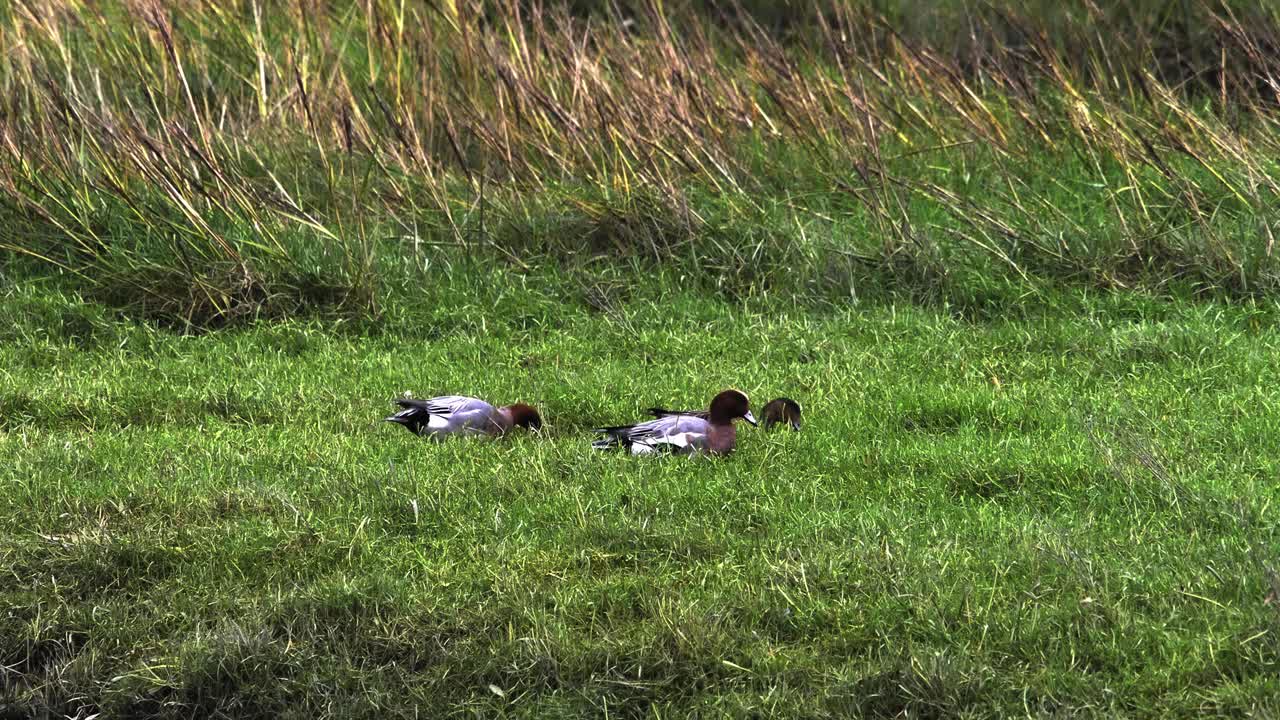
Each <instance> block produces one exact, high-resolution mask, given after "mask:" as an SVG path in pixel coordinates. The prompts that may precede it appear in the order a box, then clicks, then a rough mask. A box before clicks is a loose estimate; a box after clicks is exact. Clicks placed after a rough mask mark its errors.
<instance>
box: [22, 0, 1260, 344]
mask: <svg viewBox="0 0 1280 720" xmlns="http://www.w3.org/2000/svg"><path fill="white" fill-rule="evenodd" d="M573 7H574V8H575V12H572V13H571V12H569V11H568V10H566V9H565V8H564V7H563V6H560V5H555V6H551V7H545V8H544V7H543V6H541V5H539V4H538V3H532V4H530V3H523V4H522V3H515V2H510V3H502V2H496V3H462V4H446V5H445V6H439V7H437V6H435V5H419V4H403V3H391V2H373V3H363V4H343V3H339V4H336V5H332V6H326V7H324V8H316V7H312V6H311V5H309V4H306V3H302V4H298V5H293V6H280V5H272V6H271V7H269V8H268V7H263V6H260V5H258V4H255V3H232V4H230V5H227V6H225V7H224V8H223V9H218V10H215V9H211V8H207V7H203V6H200V5H197V4H186V5H178V6H174V7H172V8H164V9H162V8H160V7H159V6H155V5H151V4H147V3H126V2H121V3H115V2H112V3H104V4H101V5H95V6H93V7H92V8H89V7H82V6H80V5H78V4H75V3H65V2H43V3H22V4H18V5H15V6H13V7H10V8H8V9H7V10H2V11H0V13H3V15H0V33H2V34H3V35H2V39H3V41H4V43H5V46H6V47H9V48H12V50H11V51H10V52H8V53H6V54H5V55H4V57H3V58H2V59H0V88H3V90H4V93H3V99H2V100H0V102H2V103H3V106H2V107H0V113H2V114H3V116H4V117H7V118H11V119H12V120H11V121H10V122H6V123H5V124H4V126H3V128H2V130H0V133H2V134H0V186H2V187H3V188H4V190H5V193H4V195H3V204H0V221H3V225H4V226H5V227H6V228H7V232H6V236H5V238H4V239H3V245H4V247H5V248H7V249H8V250H10V251H13V252H15V253H17V254H20V255H22V256H23V257H27V258H34V259H35V260H36V261H37V262H38V263H40V264H42V265H43V266H44V267H46V268H57V269H59V270H60V271H61V272H63V273H64V274H66V275H69V276H70V277H71V278H72V279H73V281H74V282H75V283H76V284H77V286H78V287H79V288H80V289H82V290H84V291H86V292H89V293H90V294H91V295H93V296H94V297H95V298H97V299H99V300H101V301H103V302H105V303H107V304H109V305H112V306H114V307H117V308H120V309H122V310H124V311H125V312H127V313H129V314H131V315H134V316H139V317H146V318H151V319H155V320H160V321H162V322H165V323H168V324H170V325H176V326H180V327H184V328H187V329H200V328H204V327H216V326H222V325H226V324H228V323H231V324H235V323H242V322H245V321H247V320H252V319H253V318H259V317H275V318H279V317H292V316H297V315H299V314H305V313H307V312H309V311H313V310H316V309H319V310H321V311H333V312H335V313H338V314H341V315H345V316H347V317H371V316H376V315H377V314H378V312H379V298H380V297H383V296H384V295H385V294H386V292H387V287H386V286H387V284H388V283H390V284H391V285H393V286H394V285H395V284H396V282H398V281H400V280H401V279H402V278H403V273H401V272H399V270H400V267H401V266H402V265H404V264H405V263H406V262H408V263H409V264H414V263H420V262H421V260H422V250H423V248H424V247H425V248H441V247H448V248H453V249H455V250H457V251H458V252H460V253H475V252H480V251H484V252H491V253H497V254H499V255H501V256H503V258H504V259H505V260H506V261H507V262H510V263H512V264H513V265H514V266H517V267H518V266H522V265H523V266H527V265H531V264H534V265H536V264H540V263H543V262H551V263H555V264H558V265H564V264H566V263H580V262H593V261H598V260H600V259H605V260H608V261H616V260H618V259H623V260H624V261H625V260H628V259H629V260H632V261H635V262H646V263H651V264H656V265H662V266H667V267H672V268H677V269H679V270H681V271H683V272H686V273H687V274H691V275H694V276H697V277H699V278H700V279H702V278H705V279H706V281H707V282H708V284H710V285H711V286H714V287H728V288H729V289H730V290H731V291H732V292H733V293H734V294H737V295H742V294H760V293H763V292H767V291H769V290H774V291H783V292H786V293H788V294H790V295H793V296H797V297H801V296H803V297H807V298H818V299H825V300H831V299H841V298H847V297H848V296H849V295H850V294H853V293H854V292H856V291H858V290H859V289H860V290H861V291H862V292H864V293H866V292H868V291H869V290H868V288H870V289H871V290H870V291H874V290H875V289H878V288H884V287H886V286H893V287H895V288H900V289H903V290H905V291H909V292H910V293H911V294H912V295H914V296H917V297H931V298H938V297H943V298H946V297H958V298H964V297H967V296H973V295H975V294H982V293H985V292H988V287H989V286H990V285H991V284H993V283H995V284H1001V283H1003V284H1008V283H1015V284H1023V285H1029V286H1039V285H1042V284H1046V283H1048V284H1052V285H1060V284H1070V285H1077V286H1084V287H1091V288H1098V289H1128V288H1134V287H1142V288H1146V289H1154V290H1155V291H1157V292H1166V293H1167V292H1184V291H1185V292H1195V293H1204V294H1211V295H1218V296H1223V295H1225V296H1233V297H1246V296H1258V295H1266V294H1270V293H1272V292H1273V291H1274V288H1275V286H1276V278H1277V277H1278V275H1277V272H1276V266H1275V260H1274V257H1273V255H1274V254H1273V252H1272V249H1273V246H1274V233H1275V224H1276V218H1275V212H1274V206H1275V200H1276V189H1277V188H1278V187H1280V185H1278V184H1277V172H1278V171H1277V166H1276V164H1275V161H1274V158H1275V157H1277V156H1280V152H1278V151H1280V147H1277V141H1276V138H1277V137H1280V133H1277V132H1276V121H1277V117H1278V116H1277V113H1276V112H1275V107H1276V97H1277V91H1276V87H1277V86H1276V84H1275V81H1274V78H1276V77H1280V61H1277V60H1276V58H1277V57H1280V55H1277V54H1276V53H1274V52H1272V51H1271V48H1273V47H1276V46H1277V44H1278V43H1280V21H1278V20H1277V17H1276V16H1275V14H1274V12H1273V11H1271V10H1267V9H1257V8H1251V7H1249V6H1248V5H1240V6H1236V5H1232V4H1221V5H1218V4H1214V5H1210V4H1205V3H1183V4H1181V5H1179V7H1177V8H1173V7H1172V6H1170V4H1168V3H1148V4H1144V3H1132V4H1126V5H1125V6H1124V7H1123V8H1118V9H1110V10H1104V9H1099V8H1092V9H1090V8H1089V7H1084V8H1077V9H1074V10H1063V9H1058V10H1053V11H1051V10H1050V9H1048V8H1046V7H1044V6H1043V5H1038V4H1036V3H1008V4H1003V5H1000V4H997V5H992V6H984V7H983V8H978V9H973V10H972V11H971V12H968V13H965V12H960V8H959V7H952V6H944V7H943V8H941V9H938V10H936V11H935V12H932V13H922V12H920V11H919V8H915V6H914V5H913V4H911V3H887V4H881V5H865V4H846V3H834V4H832V5H830V6H829V7H827V9H826V10H825V11H824V12H818V11H816V10H813V11H812V12H811V13H810V14H809V15H808V16H806V17H807V20H805V22H804V23H802V24H800V25H796V24H795V23H793V24H792V25H789V26H786V27H783V26H780V25H779V22H778V21H777V18H772V19H771V16H769V14H768V13H767V12H764V10H762V9H761V8H755V9H756V10H757V11H759V12H758V13H757V15H754V16H753V15H751V14H744V13H742V12H737V11H726V12H724V13H720V14H717V13H716V12H711V11H704V12H699V11H698V10H697V8H698V7H700V6H698V5H691V6H673V7H670V8H666V7H662V6H658V5H648V4H644V3H638V4H626V5H623V6H620V7H619V8H618V9H617V10H616V11H607V10H605V9H601V7H607V6H605V5H604V4H601V6H600V7H595V8H594V9H593V6H592V4H590V3H583V4H578V5H575V6H573ZM751 7H754V6H751ZM824 7H825V6H824ZM708 13H710V14H708ZM926 18H928V20H927V21H926ZM757 20H759V21H760V22H756V21H757ZM782 25H786V23H783V24H782ZM957 37H964V38H967V39H965V40H964V41H957V40H956V38H957Z"/></svg>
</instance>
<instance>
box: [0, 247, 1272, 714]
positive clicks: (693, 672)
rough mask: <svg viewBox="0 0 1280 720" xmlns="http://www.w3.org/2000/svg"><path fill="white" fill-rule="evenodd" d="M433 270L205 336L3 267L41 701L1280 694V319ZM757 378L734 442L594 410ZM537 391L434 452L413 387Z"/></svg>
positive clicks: (9, 494) (926, 705) (497, 708)
mask: <svg viewBox="0 0 1280 720" xmlns="http://www.w3.org/2000/svg"><path fill="white" fill-rule="evenodd" d="M458 277H460V278H464V280H462V281H459V282H450V281H449V280H448V279H447V278H446V279H443V280H442V279H441V278H439V277H436V278H435V282H434V283H432V284H429V285H425V289H424V293H423V295H422V297H421V300H422V306H423V307H425V308H427V309H429V312H424V313H423V314H420V315H414V316H412V318H411V319H406V321H405V322H404V323H403V324H402V325H400V326H398V327H395V328H387V329H386V330H385V331H383V332H379V333H374V334H364V333H348V332H346V331H344V330H343V328H342V327H341V326H326V325H323V324H319V323H314V322H285V323H278V324H269V325H264V326H257V327H254V328H251V329H247V330H240V331H232V332H222V333H214V334H211V335H205V336H202V337H198V338H191V337H181V336H175V335H173V334H171V333H167V332H164V331H159V330H156V329H152V328H149V327H147V326H144V325H137V324H132V323H125V322H119V321H114V320H110V319H107V318H104V316H103V314H102V313H100V312H97V311H93V310H86V309H85V308H84V307H83V306H80V305H79V304H77V303H74V302H72V301H70V300H67V299H64V298H61V297H58V296H56V295H51V294H48V293H46V292H44V291H42V290H15V289H12V288H11V289H10V290H8V291H7V295H6V297H5V300H4V310H5V313H6V315H7V316H8V317H18V316H25V317H28V318H32V319H31V320H30V321H28V322H27V323H25V324H20V326H19V328H18V330H17V331H16V333H14V334H12V335H10V336H8V337H6V338H5V342H4V344H3V350H0V363H2V365H3V367H4V368H6V369H5V370H4V371H3V373H2V374H0V403H3V416H4V418H5V432H4V434H3V436H0V467H3V470H0V481H2V482H3V485H4V487H5V492H4V493H3V495H2V498H3V499H2V500H0V517H3V522H2V523H0V527H2V528H4V530H3V535H4V538H3V543H0V548H3V549H0V562H2V564H3V566H4V567H5V569H6V572H5V576H6V577H8V578H9V580H8V581H7V582H6V583H4V588H5V589H4V590H3V591H2V593H0V594H2V596H3V602H4V606H5V612H4V615H3V623H4V624H3V632H0V638H3V641H2V642H3V645H2V646H0V653H3V657H4V658H5V663H6V665H8V666H9V670H8V675H7V678H6V680H7V684H6V687H7V691H8V693H9V694H10V701H11V702H13V703H15V705H14V708H15V709H14V710H13V711H12V712H11V714H12V715H13V716H15V717H16V716H21V715H23V714H25V713H26V712H27V711H28V710H32V709H36V708H48V709H56V710H57V711H59V712H63V713H67V714H70V715H74V714H75V712H76V708H77V707H79V706H81V705H87V706H92V707H98V708H101V709H102V710H103V711H105V712H106V713H107V714H108V715H109V716H113V717H123V716H135V715H151V714H156V715H174V716H177V715H188V714H191V713H194V714H198V715H204V714H209V713H214V712H221V713H224V714H226V715H230V716H262V717H266V716H273V715H276V714H284V715H290V716H293V715H296V716H314V715H317V714H320V715H332V716H343V717H351V716H376V715H380V714H381V713H384V712H385V713H388V714H391V715H412V714H414V713H415V712H417V711H421V712H422V713H424V714H436V713H441V714H450V713H462V714H466V713H469V712H472V711H474V712H478V713H480V714H483V715H489V714H501V713H508V714H511V715H515V716H526V717H545V716H548V715H578V714H591V715H603V714H605V713H606V711H607V713H608V714H609V715H610V716H635V715H650V716H655V717H656V716H660V717H678V716H683V715H687V714H689V713H693V712H702V713H704V714H708V715H720V714H722V713H723V714H730V715H752V714H756V715H763V716H778V715H799V716H815V715H816V716H848V715H864V716H881V717H883V716H896V715H899V714H905V715H909V716H927V717H940V716H946V717H950V716H990V715H1024V714H1030V715H1054V714H1083V715H1097V716H1116V715H1134V716H1155V715H1161V716H1170V715H1190V714H1196V713H1209V714H1220V715H1224V716H1241V715H1248V714H1251V713H1253V714H1262V715H1264V716H1265V714H1266V713H1274V712H1276V711H1278V710H1280V706H1277V698H1280V680H1278V679H1277V675H1276V672H1275V671H1276V662H1277V654H1278V652H1280V645H1278V643H1280V607H1277V605H1276V604H1275V598H1276V591H1277V590H1278V589H1280V578H1277V576H1276V574H1275V560H1276V556H1275V551H1276V548H1277V540H1278V538H1277V527H1276V523H1275V520H1274V513H1275V505H1276V500H1277V499H1280V498H1278V494H1280V493H1278V491H1277V487H1276V484H1275V477H1276V473H1277V470H1278V469H1280V468H1278V467H1277V466H1278V463H1277V457H1280V453H1278V452H1277V445H1276V443H1277V438H1280V427H1277V426H1278V425H1280V415H1277V404H1278V403H1280V389H1277V388H1276V387H1275V385H1274V384H1273V383H1272V382H1270V381H1268V378H1274V377H1275V373H1276V357H1277V355H1276V342H1277V339H1278V338H1280V335H1277V332H1276V330H1275V329H1274V328H1275V316H1274V312H1275V311H1274V309H1272V310H1268V311H1266V312H1263V311H1260V310H1258V309H1257V308H1253V309H1252V310H1250V309H1246V308H1239V307H1231V306H1227V305H1220V304H1212V303H1189V302H1182V303H1180V302H1169V301H1151V300H1143V299H1140V298H1132V297H1126V298H1121V299H1117V298H1114V297H1104V298H1093V297H1085V296H1079V295H1064V296H1062V297H1061V298H1059V300H1060V302H1061V304H1062V307H1052V308H1045V309H1044V311H1043V312H1040V313H1036V314H1034V315H1028V316H1026V317H1013V318H1010V319H1007V320H985V321H978V322H974V321H970V320H966V319H964V318H963V317H957V316H956V315H954V314H949V313H947V312H943V311H939V310H928V309H921V308H919V307H912V306H903V307H892V306H885V305H876V306H868V307H850V308H842V309H838V310H837V309H831V310H827V311H816V310H799V309H795V308H792V307H788V306H787V305H786V304H784V303H774V302H749V303H742V304H734V303H728V302H724V301H722V300H717V299H715V298H711V297H708V296H706V295H704V294H699V293H686V292H680V291H679V290H677V289H676V288H674V287H668V288H666V290H667V292H663V291H662V289H663V288H662V286H661V283H660V282H657V281H655V282H648V281H645V282H640V281H637V283H636V286H637V287H638V288H639V289H638V290H637V291H636V294H635V295H634V296H633V297H631V298H630V300H629V301H628V302H627V303H626V304H625V306H624V307H623V308H622V309H620V310H618V311H617V312H616V313H613V314H602V313H600V312H596V311H593V310H592V309H591V308H590V306H589V305H587V304H586V303H584V302H583V301H582V299H581V298H575V297H574V296H573V294H572V292H570V291H568V290H566V287H565V286H564V285H563V284H562V283H559V282H557V280H558V279H557V278H556V277H555V276H554V275H552V276H547V275H542V276H539V275H534V276H524V275H521V274H517V273H510V272H499V273H496V274H495V275H494V276H492V278H491V280H490V281H489V282H486V283H483V284H476V283H474V282H472V280H471V279H470V278H472V277H473V275H472V274H471V273H469V272H459V275H458ZM727 385H736V386H739V387H742V388H744V389H746V390H747V391H748V392H749V393H750V394H751V395H752V397H753V399H754V400H755V401H756V402H757V403H760V402H762V401H763V399H767V398H768V397H771V396H772V394H776V393H780V392H786V393H789V394H793V395H795V396H796V397H798V398H802V399H803V401H804V402H805V403H806V407H807V411H808V413H809V415H808V424H807V426H806V427H805V428H804V430H803V431H802V432H799V433H791V432H781V431H775V432H773V433H771V434H766V433H763V432H756V431H750V430H744V432H743V437H742V441H741V447H740V450H739V452H738V453H736V454H735V455H734V456H732V457H731V458H729V459H727V460H724V461H711V460H705V459H696V458H668V459H650V458H631V457H627V456H625V455H621V454H613V453H600V452H593V451H591V450H590V449H589V448H588V440H589V438H590V434H589V432H588V430H589V428H590V427H592V426H593V425H597V424H600V423H605V422H612V421H619V420H626V419H630V418H638V417H639V415H638V413H639V411H640V410H641V409H643V408H644V407H647V406H648V405H650V404H653V403H667V404H677V403H681V404H696V403H700V402H702V401H703V399H704V398H706V397H708V396H709V394H711V393H713V392H714V391H715V390H716V389H718V388H720V387H723V386H727ZM459 389H463V390H467V391H470V392H475V393H477V394H480V395H483V396H485V397H491V398H495V399H504V400H508V399H522V400H526V401H530V402H535V403H537V404H538V405H539V407H541V408H543V410H544V413H545V416H546V419H547V421H548V423H547V427H546V429H545V431H544V433H543V434H542V436H541V437H516V438H511V439H508V440H506V441H499V442H491V441H483V440H477V441H459V442H455V443H448V444H439V445H437V444H431V443H427V442H424V441H422V440H421V439H419V438H416V437H413V436H411V435H410V434H409V433H406V432H403V431H402V430H401V429H399V428H397V427H394V426H392V425H390V424H386V423H381V422H380V421H379V419H380V418H381V417H382V416H383V415H384V414H386V413H387V411H388V410H389V409H390V405H389V402H388V400H389V398H391V397H392V396H394V395H396V394H398V393H400V392H402V391H405V390H411V391H413V392H414V393H415V394H417V395H418V396H426V395H428V394H430V393H437V392H446V391H457V390H459Z"/></svg>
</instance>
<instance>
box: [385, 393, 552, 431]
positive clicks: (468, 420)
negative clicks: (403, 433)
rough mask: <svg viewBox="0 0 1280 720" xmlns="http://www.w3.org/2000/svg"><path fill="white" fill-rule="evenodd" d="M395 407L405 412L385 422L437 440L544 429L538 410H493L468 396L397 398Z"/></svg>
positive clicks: (506, 407)
mask: <svg viewBox="0 0 1280 720" xmlns="http://www.w3.org/2000/svg"><path fill="white" fill-rule="evenodd" d="M396 404H397V405H399V406H400V407H401V408H402V409H401V410H400V411H399V412H397V413H396V414H394V415H391V416H390V417H386V418H383V420H385V421H386V422H393V423H396V424H399V425H402V426H404V428H405V429H406V430H408V431H409V432H411V433H413V434H414V435H423V436H427V437H430V438H432V439H435V440H442V439H444V438H446V437H448V436H450V435H489V436H492V437H499V436H502V435H506V434H507V433H508V432H511V430H512V429H514V428H517V427H522V428H525V429H528V430H539V429H541V428H542V416H541V415H539V414H538V411H537V409H535V408H534V407H533V406H531V405H526V404H524V403H515V404H513V405H503V406H502V407H494V406H493V405H491V404H489V403H487V402H485V401H484V400H481V399H479V398H473V397H467V396H466V395H441V396H440V397H433V398H429V399H426V400H414V399H411V398H397V399H396Z"/></svg>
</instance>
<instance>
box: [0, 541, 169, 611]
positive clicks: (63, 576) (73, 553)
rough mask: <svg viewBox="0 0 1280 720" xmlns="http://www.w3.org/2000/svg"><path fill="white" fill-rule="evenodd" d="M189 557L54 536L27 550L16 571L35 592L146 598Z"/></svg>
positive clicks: (141, 544)
mask: <svg viewBox="0 0 1280 720" xmlns="http://www.w3.org/2000/svg"><path fill="white" fill-rule="evenodd" d="M185 562H186V557H185V556H184V555H183V554H182V553H181V552H180V551H179V550H177V549H174V548H170V547H167V546H164V545H158V544H148V543H147V542H145V541H138V540H133V539H126V538H114V539H113V538H78V537H76V536H67V537H59V536H50V537H49V538H47V539H44V540H42V544H41V545H37V546H34V547H32V548H30V549H28V550H27V551H26V552H24V553H23V555H22V556H21V557H19V558H17V559H16V560H15V561H14V562H13V564H12V568H13V570H14V573H15V574H16V575H18V576H19V577H22V578H25V582H26V583H27V584H28V585H29V586H31V587H33V588H52V587H53V586H54V585H55V584H56V587H57V589H58V593H59V596H60V597H61V598H63V600H64V601H66V600H71V599H75V600H80V601H86V602H87V601H93V600H101V599H102V598H103V596H107V595H115V594H125V595H130V596H143V595H145V594H146V593H148V592H149V591H150V590H151V589H152V588H153V587H155V586H156V585H157V584H159V583H160V582H163V581H164V580H166V579H167V578H169V577H171V576H173V575H174V574H176V573H178V572H179V571H180V570H181V568H182V565H183V564H185Z"/></svg>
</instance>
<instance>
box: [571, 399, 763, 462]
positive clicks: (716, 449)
mask: <svg viewBox="0 0 1280 720" xmlns="http://www.w3.org/2000/svg"><path fill="white" fill-rule="evenodd" d="M738 418H742V419H743V420H746V421H747V422H749V423H751V424H752V425H755V424H756V419H755V417H754V416H753V415H752V414H751V403H750V401H749V400H747V396H746V394H745V393H743V392H742V391H740V390H725V391H723V392H721V393H719V394H718V395H716V396H715V397H714V398H712V399H711V407H710V408H709V409H708V410H703V411H699V412H697V413H673V414H670V415H663V416H661V417H658V418H657V419H654V420H649V421H648V422H642V423H636V424H635V425H618V426H615V427H604V428H597V429H596V432H599V433H603V434H604V435H605V437H603V438H600V439H599V440H597V441H595V442H593V443H591V446H592V447H594V448H597V449H600V450H603V449H607V448H611V447H624V448H627V450H628V451H630V452H631V454H632V455H647V454H650V453H653V452H657V451H660V450H667V451H671V452H684V453H687V452H695V451H700V452H707V453H710V454H712V455H727V454H729V453H731V452H733V448H734V445H735V444H736V443H737V437H738V431H737V429H736V428H735V427H734V425H733V421H734V420H736V419H738Z"/></svg>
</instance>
